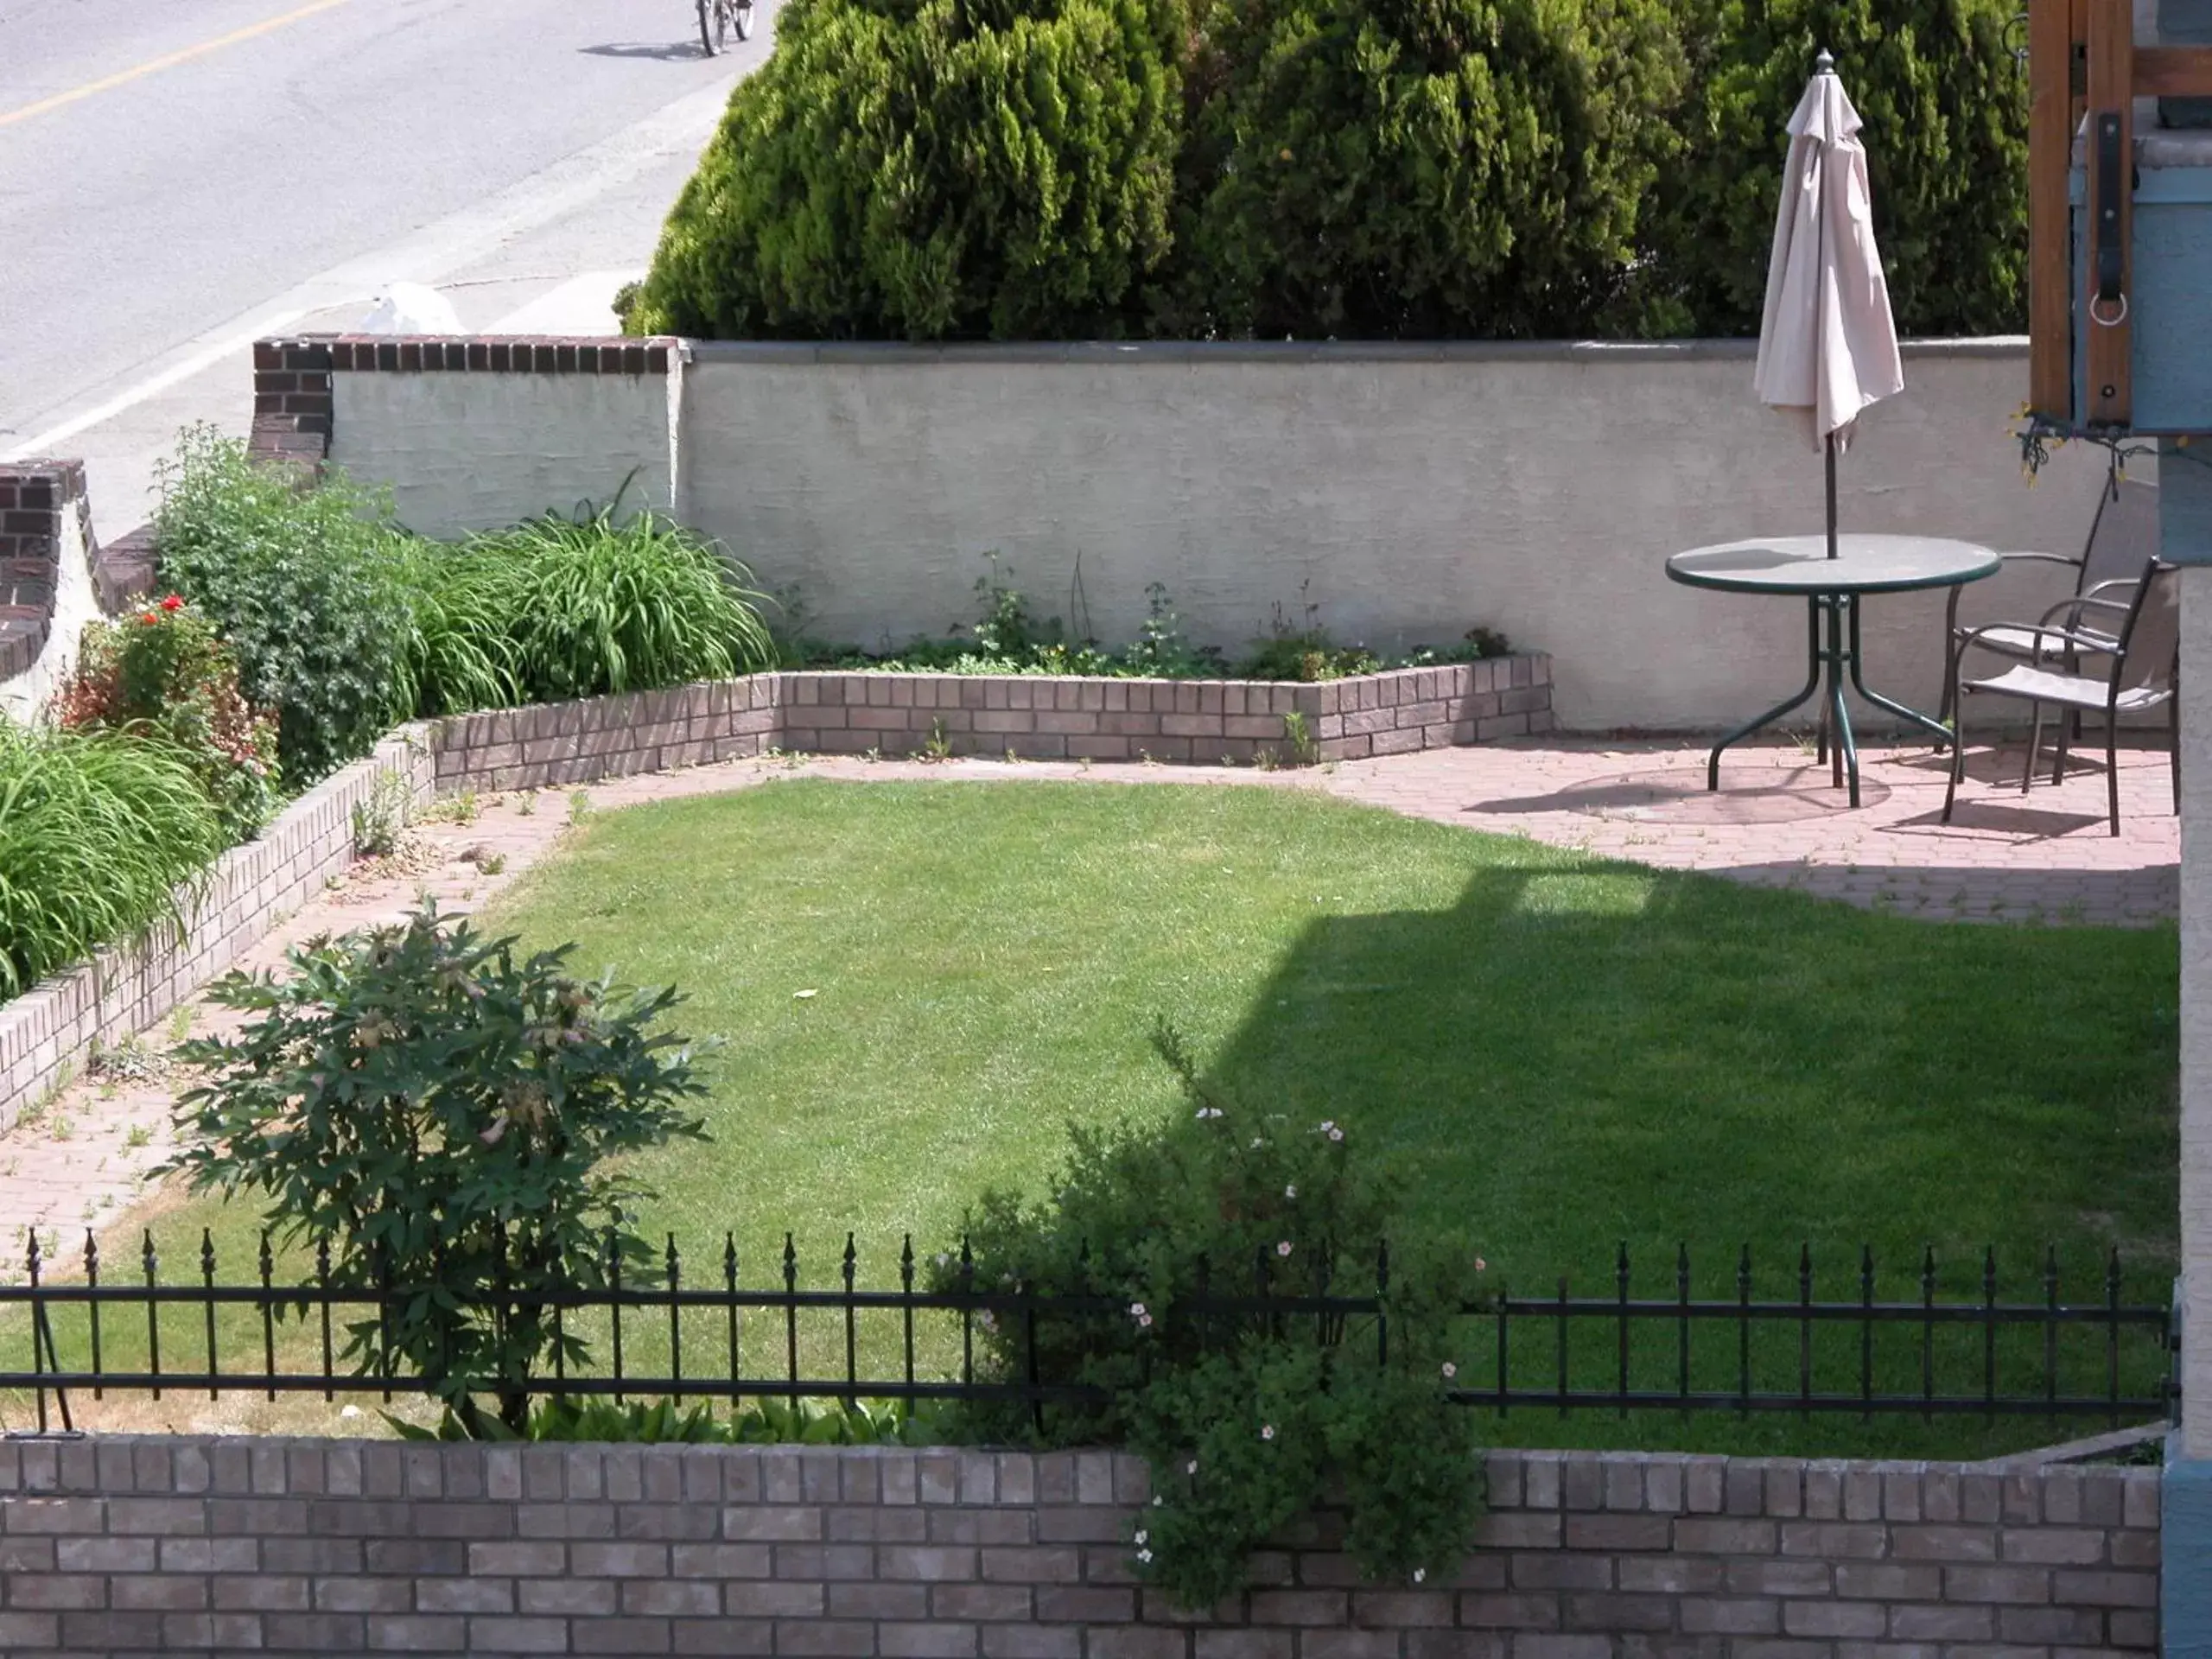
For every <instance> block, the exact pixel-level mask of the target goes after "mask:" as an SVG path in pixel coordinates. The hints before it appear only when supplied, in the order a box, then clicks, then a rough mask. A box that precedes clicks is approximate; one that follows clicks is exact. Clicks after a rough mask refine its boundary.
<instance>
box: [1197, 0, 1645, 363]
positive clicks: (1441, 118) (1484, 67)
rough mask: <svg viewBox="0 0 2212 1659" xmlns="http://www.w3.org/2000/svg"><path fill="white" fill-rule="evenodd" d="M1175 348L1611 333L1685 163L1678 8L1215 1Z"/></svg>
mask: <svg viewBox="0 0 2212 1659" xmlns="http://www.w3.org/2000/svg"><path fill="white" fill-rule="evenodd" d="M1200 21H1201V25H1202V27H1201V29H1200V32H1199V36H1198V49H1197V52H1196V54H1195V55H1194V58H1193V60H1192V67H1191V71H1190V79H1191V84H1192V86H1193V87H1194V88H1196V89H1197V92H1196V95H1195V96H1194V98H1193V99H1192V114H1191V118H1190V136H1189V140H1188V142H1187V143H1186V145H1185V149H1184V152H1183V156H1182V158H1181V162H1180V172H1181V178H1182V183H1181V188H1180V190H1179V202H1178V206H1179V213H1178V217H1177V220H1176V241H1177V245H1176V249H1175V253H1174V257H1173V266H1174V275H1173V277H1172V278H1171V279H1170V280H1169V281H1168V282H1167V283H1166V284H1165V285H1164V289H1165V296H1166V299H1165V303H1164V304H1163V307H1162V321H1163V322H1164V324H1165V325H1166V328H1165V331H1166V332H1169V333H1174V334H1193V335H1199V336H1205V335H1210V334H1219V335H1222V336H1224V337H1230V338H1236V337H1243V336H1248V335H1249V336H1257V337H1259V338H1261V339H1281V338H1282V337H1283V336H1284V335H1286V334H1296V335H1299V336H1300V337H1306V338H1312V337H1317V336H1320V335H1337V336H1342V337H1344V338H1347V339H1423V338H1440V337H1453V336H1475V337H1482V338H1493V339H1496V338H1509V339H1510V338H1527V337H1531V336H1542V335H1549V334H1568V335H1573V334H1583V333H1586V332H1589V331H1590V330H1591V329H1592V327H1596V326H1598V320H1599V317H1600V315H1601V314H1602V313H1603V312H1604V311H1605V308H1606V306H1607V304H1608V303H1609V302H1610V301H1611V297H1612V296H1613V295H1614V294H1615V292H1616V291H1617V290H1618V289H1619V288H1620V287H1621V286H1622V284H1623V282H1624V278H1625V277H1626V275H1627V273H1628V271H1629V270H1630V265H1631V263H1632V261H1633V259H1634V257H1635V254H1636V251H1637V223H1638V215H1639V213H1640V211H1641V207H1642V204H1643V200H1644V198H1645V196H1646V194H1647V193H1648V192H1649V190H1650V188H1651V186H1652V184H1653V181H1654V178H1655V175H1656V172H1657V170H1658V168H1659V167H1660V165H1661V163H1662V162H1663V161H1664V160H1665V159H1666V158H1667V157H1668V156H1670V155H1671V154H1672V153H1673V151H1674V150H1675V148H1676V139H1675V133H1674V130H1673V128H1672V125H1671V119H1672V117H1673V115H1674V112H1675V109H1676V107H1677V105H1678V103H1679V101H1680V99H1681V92H1682V79H1681V52H1680V48H1679V46H1678V44H1677V41H1676V38H1675V30H1674V28H1673V23H1672V20H1671V18H1670V16H1669V6H1668V5H1667V4H1666V3H1665V0H1211V3H1210V4H1209V5H1207V6H1206V7H1205V10H1203V11H1202V12H1201V14H1200Z"/></svg>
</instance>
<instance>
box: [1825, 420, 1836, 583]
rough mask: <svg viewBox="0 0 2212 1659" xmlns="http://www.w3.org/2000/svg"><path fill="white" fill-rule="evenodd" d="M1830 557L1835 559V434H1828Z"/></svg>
mask: <svg viewBox="0 0 2212 1659" xmlns="http://www.w3.org/2000/svg"><path fill="white" fill-rule="evenodd" d="M1825 447H1826V448H1827V460H1828V557H1830V558H1834V557H1835V434H1834V433H1833V432H1831V433H1829V434H1828V437H1827V445H1826V446H1825Z"/></svg>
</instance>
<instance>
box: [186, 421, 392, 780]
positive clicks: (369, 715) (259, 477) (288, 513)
mask: <svg viewBox="0 0 2212 1659" xmlns="http://www.w3.org/2000/svg"><path fill="white" fill-rule="evenodd" d="M161 484H162V502H161V507H160V510H159V512H157V513H156V516H155V519H154V541H155V551H156V556H157V557H158V558H159V560H160V566H161V571H162V579H163V580H164V581H165V582H167V583H168V585H169V586H170V587H172V588H175V590H176V591H177V592H178V593H179V594H182V595H183V596H184V597H185V598H186V599H188V600H189V601H192V603H193V604H194V605H195V606H197V607H199V608H200V610H201V611H202V612H203V613H205V614H206V615H207V617H208V619H209V620H211V621H213V623H214V625H215V626H216V628H217V630H218V631H219V632H220V633H221V634H222V636H223V638H224V639H226V641H227V642H228V643H229V644H230V645H231V647H232V650H234V651H235V652H237V653H238V683H239V687H240V689H241V690H243V691H244V692H245V696H246V700H247V701H248V702H251V703H252V704H254V705H255V706H257V707H258V708H264V709H274V710H275V711H276V713H277V747H278V752H279V753H280V755H281V756H282V758H283V766H284V772H285V775H286V777H287V778H289V779H290V780H291V781H292V782H293V783H295V784H308V783H312V782H313V781H315V779H318V778H321V777H322V776H324V775H325V774H327V773H328V772H333V771H334V770H336V769H337V768H338V767H339V766H343V765H344V764H345V763H346V761H348V760H353V759H355V758H356V757H358V756H359V755H363V754H365V753H368V752H369V750H370V749H371V748H372V747H374V745H375V743H376V741H377V739H378V737H379V736H380V735H382V734H383V732H384V730H385V728H386V727H388V726H390V725H391V723H392V722H393V721H396V720H400V719H404V718H405V716H406V715H407V714H408V713H409V711H410V708H411V706H412V698H411V696H410V688H409V687H408V686H407V684H406V682H405V658H404V650H405V645H406V641H407V638H408V632H409V626H410V615H409V611H410V606H409V600H408V595H407V594H406V591H405V589H404V587H403V586H402V583H401V580H400V569H401V567H400V564H399V562H398V561H397V558H396V557H395V556H394V549H393V542H394V538H395V537H396V536H397V534H398V532H397V530H396V529H395V527H394V526H393V525H392V524H391V520H390V518H389V515H388V513H387V512H385V509H384V508H383V507H382V506H381V505H379V504H378V503H377V502H376V501H374V500H373V499H372V498H370V497H369V496H367V495H366V494H365V493H362V492H361V491H359V490H358V489H356V488H354V487H353V486H352V485H351V484H349V483H348V482H347V481H346V480H345V479H344V478H343V477H342V476H341V475H339V474H329V475H327V476H326V477H325V478H323V479H322V480H320V481H319V482H316V483H315V484H313V485H312V486H303V485H302V480H301V479H300V478H299V476H298V474H296V472H294V471H293V470H291V469H289V468H285V467H265V466H261V465H258V464H257V463H256V462H255V461H252V460H251V458H250V457H249V456H248V455H247V454H246V449H245V445H244V444H243V443H241V442H238V441H237V440H235V439H231V438H226V437H223V436H221V435H219V434H217V433H216V432H215V431H214V430H213V429H212V428H210V427H205V426H201V427H195V428H194V429H191V430H189V431H188V432H187V433H185V435H184V436H183V439H182V441H181V445H180V448H179V450H178V454H177V458H176V460H175V461H172V462H167V463H164V465H163V467H162V471H161Z"/></svg>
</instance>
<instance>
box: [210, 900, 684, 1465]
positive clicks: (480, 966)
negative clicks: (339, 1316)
mask: <svg viewBox="0 0 2212 1659" xmlns="http://www.w3.org/2000/svg"><path fill="white" fill-rule="evenodd" d="M567 955H568V952H567V950H547V951H538V952H535V953H533V954H531V955H529V956H526V957H525V956H522V955H520V954H518V952H517V950H516V949H515V942H514V941H513V940H512V939H511V938H495V939H486V938H482V937H481V936H480V935H479V934H477V933H476V932H475V931H473V930H472V929H471V928H470V927H469V926H468V925H467V923H466V922H461V923H459V924H457V925H448V924H447V923H446V922H444V921H442V920H441V919H440V918H439V917H438V916H437V915H436V914H435V912H433V911H429V910H425V911H422V912H417V913H416V915H414V916H413V917H411V918H409V919H408V920H407V922H405V923H404V925H395V926H391V927H382V928H377V929H374V930H372V931H365V932H359V933H351V934H347V935H346V936H344V937H343V938H336V939H328V938H325V939H321V940H317V941H315V942H312V943H310V944H307V945H305V946H302V947H300V948H298V949H296V950H293V951H291V952H290V954H289V966H290V969H291V971H290V974H289V976H288V977H286V978H285V979H283V980H282V981H277V980H275V979H273V978H270V977H269V976H248V975H246V974H243V973H233V974H231V975H230V976H227V977H226V978H224V979H222V980H219V981H218V982H217V983H216V984H215V986H214V988H213V990H212V992H211V993H210V1000H211V1001H213V1002H215V1003H216V1004H218V1005H219V1006H220V1007H226V1008H231V1009H234V1010H236V1011H238V1013H240V1014H244V1015H245V1016H246V1020H245V1027H244V1029H243V1030H241V1031H240V1032H239V1033H238V1035H237V1036H236V1037H234V1038H219V1039H207V1040H201V1041H196V1042H193V1043H189V1044H187V1045H185V1046H183V1047H182V1048H181V1049H180V1050H179V1053H180V1055H181V1057H182V1058H184V1059H185V1061H186V1062H187V1063H188V1064H190V1065H196V1066H200V1067H204V1068H206V1069H207V1071H208V1073H209V1076H208V1078H207V1082H206V1083H205V1084H202V1085H201V1086H200V1087H199V1088H197V1089H194V1090H192V1091H191V1092H190V1093H189V1094H188V1095H186V1096H184V1097H183V1098H182V1099H181V1100H180V1101H179V1102H178V1104H177V1129H178V1140H179V1143H180V1146H181V1151H180V1152H179V1153H178V1154H177V1157H176V1159H175V1162H174V1163H173V1164H172V1166H171V1167H172V1168H175V1169H180V1170H181V1171H183V1172H184V1173H185V1174H186V1175H187V1176H188V1179H190V1182H191V1185H192V1186H193V1188H194V1190H195V1191H203V1192H204V1191H208V1190H218V1191H220V1192H223V1193H224V1194H225V1195H226V1197H227V1196H230V1195H232V1194H235V1193H238V1192H258V1193H260V1194H262V1195H263V1196H264V1197H265V1198H268V1200H269V1208H268V1211H267V1212H266V1217H265V1219H266V1223H267V1224H268V1226H269V1228H270V1231H271V1233H272V1235H273V1236H275V1238H276V1239H277V1240H278V1241H280V1242H283V1243H293V1242H299V1241H306V1240H312V1241H314V1242H315V1243H316V1244H317V1246H318V1248H319V1249H327V1250H328V1251H329V1256H330V1265H329V1281H330V1283H331V1284H333V1285H334V1286H336V1287H340V1288H343V1289H349V1290H360V1289H367V1288H383V1287H391V1288H396V1289H397V1291H398V1292H399V1293H401V1294H397V1295H396V1296H395V1297H394V1298H393V1300H392V1301H391V1304H390V1306H389V1310H388V1317H387V1318H385V1319H381V1320H380V1319H377V1318H374V1317H372V1318H369V1319H364V1320H361V1321H359V1322H357V1323H355V1324H353V1325H349V1326H348V1327H347V1332H348V1342H347V1344H346V1357H348V1358H349V1359H352V1360H353V1361H355V1362H356V1363H357V1364H358V1365H359V1369H360V1370H361V1372H362V1373H363V1374H366V1373H368V1372H371V1371H372V1370H378V1369H382V1368H384V1367H386V1366H391V1367H394V1368H397V1369H399V1370H403V1371H404V1372H406V1373H408V1374H411V1375H413V1376H419V1377H421V1378H423V1380H424V1382H425V1383H427V1384H428V1385H429V1392H431V1393H432V1394H434V1395H436V1396H437V1397H438V1398H440V1399H442V1401H443V1402H445V1403H446V1405H447V1407H448V1409H449V1410H450V1411H451V1412H452V1413H453V1414H454V1418H455V1420H456V1421H458V1422H459V1423H460V1424H461V1426H462V1427H463V1428H464V1429H465V1430H466V1432H467V1433H470V1434H471V1435H472V1436H473V1437H475V1438H499V1437H501V1436H502V1433H503V1432H504V1433H506V1434H512V1433H521V1432H524V1430H525V1429H526V1428H527V1427H528V1426H529V1421H530V1383H531V1378H532V1377H533V1376H536V1375H537V1373H538V1372H539V1371H540V1370H543V1368H544V1367H546V1366H547V1365H548V1364H550V1363H552V1362H553V1361H554V1360H555V1359H556V1357H557V1358H558V1359H560V1360H561V1361H563V1362H565V1363H568V1364H569V1365H572V1366H574V1365H581V1364H582V1363H584V1362H585V1361H586V1360H587V1359H588V1357H589V1356H588V1350H587V1348H586V1346H585V1344H583V1342H582V1340H581V1339H580V1338H578V1337H577V1336H576V1334H575V1331H574V1329H573V1327H571V1328H569V1329H568V1330H566V1331H564V1330H563V1326H562V1325H561V1322H560V1319H559V1314H558V1310H557V1309H556V1307H555V1306H553V1305H552V1304H551V1303H550V1301H549V1300H546V1295H547V1293H548V1292H550V1291H555V1290H558V1289H561V1288H563V1287H578V1288H596V1287H605V1286H607V1284H609V1283H610V1282H611V1281H613V1279H614V1277H615V1276H616V1275H617V1274H630V1275H631V1276H632V1278H633V1279H634V1278H635V1277H636V1276H637V1275H638V1274H640V1273H641V1272H642V1271H644V1270H645V1268H648V1267H649V1265H650V1264H651V1262H652V1251H651V1249H650V1247H649V1246H648V1245H647V1244H646V1243H645V1240H644V1239H643V1238H642V1237H640V1236H639V1235H638V1234H637V1233H636V1231H635V1230H634V1229H633V1228H632V1224H631V1223H632V1204H633V1202H634V1201H635V1200H636V1199H638V1198H640V1197H642V1196H643V1195H644V1189H642V1188H641V1187H639V1185H637V1183H636V1182H635V1180H634V1179H632V1178H631V1177H629V1176H628V1175H627V1174H626V1173H623V1170H622V1167H621V1165H620V1162H619V1161H613V1160H619V1159H620V1155H621V1154H626V1153H632V1152H638V1151H642V1150H645V1149H646V1148H648V1147H657V1146H660V1145H663V1144H664V1143H665V1142H667V1141H671V1140H675V1139H679V1138H686V1137H689V1138H701V1137H702V1130H701V1128H700V1121H699V1119H698V1118H697V1117H696V1116H695V1115H694V1114H693V1113H692V1111H691V1110H690V1106H691V1103H692V1102H693V1100H694V1099H695V1098H696V1097H697V1096H700V1095H702V1094H703V1093H704V1092H705V1090H704V1086H703V1085H702V1084H701V1082H700V1081H699V1079H698V1077H697V1075H696V1071H695V1069H694V1065H693V1059H692V1055H691V1052H690V1049H689V1048H688V1047H687V1046H686V1045H685V1044H684V1042H683V1039H682V1038H680V1037H678V1036H676V1035H674V1034H673V1033H669V1032H667V1031H665V1030H664V1029H660V1027H661V1025H662V1022H663V1020H664V1018H665V1016H666V1015H667V1014H669V1012H670V1011H671V1009H672V1008H674V1007H675V1006H676V1005H677V1001H678V1000H679V999H678V998H677V995H676V993H675V992H674V991H672V990H660V991H631V990H621V989H618V988H615V987H614V986H613V984H612V983H611V982H609V981H607V980H604V979H602V980H598V981H588V980H582V979H578V978H576V977H575V976H573V975H571V974H570V973H569V971H568V969H567V966H566V957H567ZM319 1270H320V1269H319ZM480 1393H481V1394H486V1395H490V1396H491V1397H492V1399H493V1402H494V1403H493V1411H492V1412H491V1413H490V1414H487V1413H486V1412H485V1411H484V1409H483V1408H481V1407H480V1406H479V1405H478V1403H477V1401H476V1396H477V1395H479V1394H480Z"/></svg>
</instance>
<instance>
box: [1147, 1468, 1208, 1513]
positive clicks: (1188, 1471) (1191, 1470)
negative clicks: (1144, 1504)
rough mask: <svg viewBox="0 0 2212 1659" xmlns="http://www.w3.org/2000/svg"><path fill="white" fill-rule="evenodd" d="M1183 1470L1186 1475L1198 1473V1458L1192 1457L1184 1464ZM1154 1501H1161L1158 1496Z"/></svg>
mask: <svg viewBox="0 0 2212 1659" xmlns="http://www.w3.org/2000/svg"><path fill="white" fill-rule="evenodd" d="M1183 1472H1184V1473H1185V1474H1186V1475H1195V1474H1197V1473H1198V1459H1196V1458H1192V1459H1191V1460H1190V1461H1189V1462H1188V1463H1186V1464H1185V1465H1183ZM1152 1501H1153V1502H1154V1503H1159V1502H1160V1500H1159V1499H1158V1498H1156V1497H1155V1498H1154V1499H1153V1500H1152Z"/></svg>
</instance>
